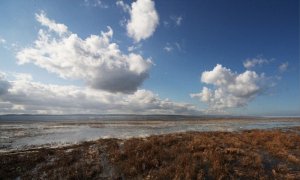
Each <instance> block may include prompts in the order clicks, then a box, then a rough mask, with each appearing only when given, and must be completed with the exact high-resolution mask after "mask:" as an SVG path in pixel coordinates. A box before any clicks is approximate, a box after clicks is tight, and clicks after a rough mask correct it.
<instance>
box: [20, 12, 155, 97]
mask: <svg viewBox="0 0 300 180" xmlns="http://www.w3.org/2000/svg"><path fill="white" fill-rule="evenodd" d="M36 18H37V20H38V21H39V22H40V23H41V24H42V25H45V26H46V27H47V28H48V30H45V29H40V30H39V34H38V39H37V40H36V41H35V42H34V45H33V46H32V47H29V48H24V49H22V50H21V51H19V52H18V53H17V59H18V63H19V64H24V63H33V64H35V65H37V66H39V67H41V68H44V69H46V70H48V71H49V72H52V73H55V74H57V75H59V76H60V77H62V78H65V79H80V80H83V81H85V82H86V84H87V85H88V86H90V87H92V88H95V89H101V90H106V91H110V92H122V93H133V92H135V91H136V90H137V88H138V87H139V86H140V85H141V84H142V83H143V81H144V80H145V79H146V78H147V77H148V72H149V69H150V68H151V66H152V62H151V60H150V59H144V58H143V57H142V56H141V55H139V54H135V53H130V54H124V53H122V52H121V51H120V49H119V47H118V45H117V44H116V43H112V42H111V38H112V36H113V30H112V29H111V28H110V27H108V31H107V32H101V35H90V36H89V37H87V38H86V39H82V38H80V37H79V36H78V35H77V34H75V33H72V32H68V33H65V32H66V31H67V27H66V26H65V25H63V24H57V23H55V21H53V20H50V19H48V18H47V17H46V15H45V13H43V12H42V13H41V14H36ZM52 31H54V33H51V32H52ZM55 33H58V35H60V36H56V34H55Z"/></svg>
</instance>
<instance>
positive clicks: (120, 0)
mask: <svg viewBox="0 0 300 180" xmlns="http://www.w3.org/2000/svg"><path fill="white" fill-rule="evenodd" d="M116 5H117V6H120V7H121V8H122V9H123V11H124V12H130V11H131V8H130V6H129V5H128V4H126V3H124V1H123V0H118V1H117V2H116Z"/></svg>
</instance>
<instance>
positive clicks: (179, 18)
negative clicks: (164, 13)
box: [170, 16, 183, 26]
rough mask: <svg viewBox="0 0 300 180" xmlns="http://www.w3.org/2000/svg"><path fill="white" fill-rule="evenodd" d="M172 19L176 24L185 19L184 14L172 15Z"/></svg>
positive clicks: (178, 24)
mask: <svg viewBox="0 0 300 180" xmlns="http://www.w3.org/2000/svg"><path fill="white" fill-rule="evenodd" d="M170 19H171V20H172V21H173V22H174V23H175V25H176V26H180V25H181V23H182V20H183V17H182V16H171V17H170Z"/></svg>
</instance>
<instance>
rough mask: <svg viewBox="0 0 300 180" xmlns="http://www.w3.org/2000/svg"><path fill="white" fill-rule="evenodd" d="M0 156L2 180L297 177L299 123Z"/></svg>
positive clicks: (110, 141)
mask: <svg viewBox="0 0 300 180" xmlns="http://www.w3.org/2000/svg"><path fill="white" fill-rule="evenodd" d="M0 159H1V162H0V167H1V169H0V179H3V178H4V179H5V178H16V177H21V178H23V179H31V178H46V179H83V178H88V179H99V178H100V179H102V178H104V179H106V178H108V179H119V178H120V179H122V178H125V179H174V178H175V179H205V178H213V179H219V178H225V179H227V178H233V179H239V178H249V179H255V178H260V179H270V178H271V179H273V178H280V179H281V178H283V179H286V178H290V179H299V178H300V127H294V128H290V129H273V130H248V131H241V132H187V133H173V134H166V135H154V136H150V137H147V138H132V139H127V140H120V139H100V140H97V141H91V142H86V143H82V144H79V145H72V146H67V147H60V148H42V149H31V150H24V151H14V152H6V153H1V154H0Z"/></svg>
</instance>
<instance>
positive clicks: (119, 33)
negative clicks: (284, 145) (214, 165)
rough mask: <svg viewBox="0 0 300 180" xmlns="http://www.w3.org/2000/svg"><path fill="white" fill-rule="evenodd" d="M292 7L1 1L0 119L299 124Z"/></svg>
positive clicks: (143, 0) (233, 1) (176, 1)
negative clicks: (220, 117)
mask: <svg viewBox="0 0 300 180" xmlns="http://www.w3.org/2000/svg"><path fill="white" fill-rule="evenodd" d="M298 3H299V2H298V1H297V0H290V1H277V0H274V1H259V0H254V1H240V0H230V1H206V0H202V1H180V0H172V1H152V0H137V1H108V0H78V1H61V0H60V1H38V0H34V1H1V2H0V12H1V16H0V23H1V28H0V39H1V42H0V55H1V56H0V72H1V74H0V75H1V76H0V113H2V114H6V113H54V114H57V113H142V114H161V113H163V114H220V113H221V114H233V115H275V116H281V115H282V116H294V115H300V114H299V112H300V76H299V4H298ZM143 13H144V14H143ZM38 17H41V19H40V20H38ZM51 22H52V24H51ZM141 22H142V23H141ZM53 24H55V25H54V26H51V25H53ZM58 24H61V25H62V26H64V27H66V28H67V30H63V32H62V30H61V29H59V28H58V29H57V27H58V26H57V25H58ZM108 26H109V27H110V28H108ZM51 27H52V29H51ZM53 27H54V29H53ZM110 29H111V32H112V34H111V35H110V34H109V35H107V36H103V35H101V32H103V33H105V32H107V33H109V32H110V31H109V30H110ZM40 30H43V31H44V33H45V34H46V36H48V37H49V39H50V40H49V41H47V42H46V41H43V40H40V43H44V45H43V48H45V49H47V50H44V49H43V48H41V47H37V46H36V45H35V44H34V42H37V41H39V37H41V36H40V35H39V31H40ZM59 33H62V34H59ZM75 34H76V37H77V38H75V40H74V39H73V40H72V39H71V38H70V37H71V36H72V35H75ZM91 35H95V36H97V37H98V39H97V38H95V39H94V41H92V40H91V41H85V40H87V39H88V38H89V37H91ZM99 38H100V40H99ZM101 38H102V39H101ZM105 38H108V39H109V40H108V41H109V42H108V44H107V45H105V47H102V46H101V47H100V46H96V45H95V44H92V43H93V42H95V41H99V43H100V42H102V41H103V42H104V41H105ZM54 41H56V42H66V43H65V44H62V45H61V46H60V50H57V49H56V48H55V45H54V44H53V42H54ZM70 43H74V44H71V45H70ZM89 43H90V44H89ZM112 44H115V45H117V48H116V47H114V50H117V51H119V54H109V53H106V52H108V51H109V48H110V47H109V45H112ZM92 45H95V47H96V48H97V47H98V48H100V49H101V48H102V50H103V51H102V50H101V51H98V50H97V49H95V50H92V49H91V48H90V46H92ZM78 47H79V48H78ZM64 48H66V49H64ZM79 50H82V51H83V52H79ZM44 51H47V52H44ZM32 52H34V53H32ZM64 52H73V53H75V56H71V55H70V53H64ZM113 52H115V51H113ZM113 52H111V53H113ZM84 53H85V54H84ZM79 55H80V57H78V56H79ZM74 57H75V58H74ZM77 57H78V59H77ZM55 58H56V59H55ZM85 58H86V59H91V61H89V60H85ZM46 61H47V62H46ZM95 61H97V62H98V63H99V62H103V63H99V64H97V65H95V64H90V62H95ZM116 61H117V62H118V63H116ZM124 61H125V62H124ZM87 62H89V63H87ZM246 62H248V65H247V64H246ZM66 64H67V65H66ZM107 64H112V66H113V68H111V67H107V66H108V65H107ZM120 64H121V65H120ZM217 64H219V66H218V65H217ZM70 69H71V70H70ZM205 72H206V73H205ZM41 89H43V91H42V90H41ZM58 93H62V94H60V95H58ZM50 95H52V96H50ZM56 96H59V97H57V98H59V100H57V99H56ZM47 103H48V105H47ZM72 103H74V104H78V105H75V106H74V105H73V104H72ZM1 111H2V112H1Z"/></svg>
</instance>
